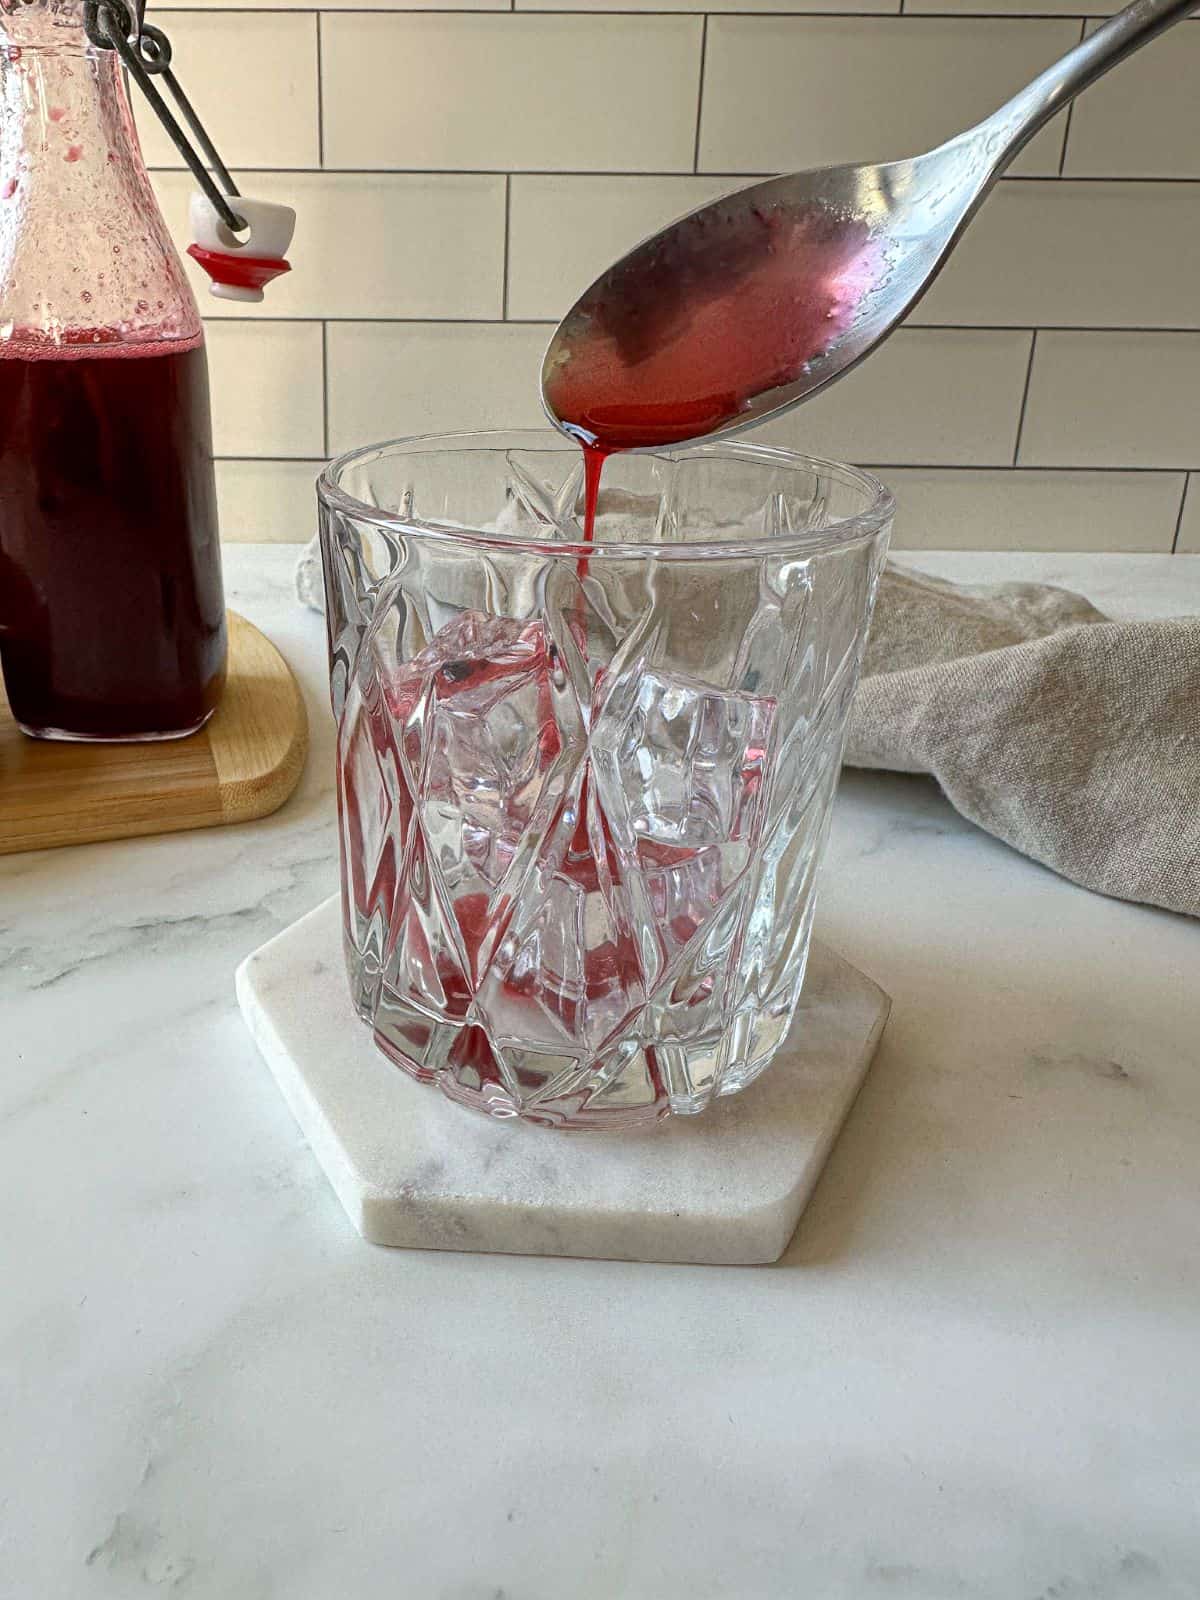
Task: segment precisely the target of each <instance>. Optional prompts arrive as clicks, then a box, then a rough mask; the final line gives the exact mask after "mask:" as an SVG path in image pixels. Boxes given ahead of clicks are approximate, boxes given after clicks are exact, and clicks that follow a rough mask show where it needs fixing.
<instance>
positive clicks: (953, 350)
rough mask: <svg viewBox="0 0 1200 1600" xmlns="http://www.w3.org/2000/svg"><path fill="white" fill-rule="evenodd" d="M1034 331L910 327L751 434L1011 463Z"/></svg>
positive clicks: (896, 454) (851, 456) (839, 451)
mask: <svg viewBox="0 0 1200 1600" xmlns="http://www.w3.org/2000/svg"><path fill="white" fill-rule="evenodd" d="M1029 342H1030V335H1029V334H1027V333H1015V332H1014V333H1009V332H1005V331H1000V332H973V331H959V330H957V329H955V330H952V331H943V330H940V329H912V330H907V329H904V330H901V331H900V332H899V333H897V334H894V335H893V336H892V338H891V339H890V340H889V341H888V342H887V344H885V345H884V346H883V347H882V348H881V349H880V350H879V351H878V353H877V354H875V355H874V356H872V357H871V359H870V360H869V361H866V362H864V363H863V365H862V366H861V367H859V368H858V369H857V370H856V371H854V372H852V373H850V374H849V376H848V377H845V378H842V379H841V380H840V381H839V382H837V383H835V384H833V385H832V386H831V387H830V388H829V389H827V390H826V391H825V392H824V393H823V394H819V395H817V396H816V397H815V398H814V399H812V400H809V401H807V402H806V403H805V404H804V405H802V406H798V407H797V408H796V409H795V410H794V411H790V412H787V413H786V414H785V415H784V416H782V417H780V418H778V419H777V420H776V421H774V422H769V423H766V424H764V425H763V426H762V427H761V428H758V429H755V430H754V432H753V434H751V435H749V437H752V438H754V439H757V440H759V441H760V442H761V443H764V444H780V445H787V446H789V447H790V448H792V449H798V450H807V451H812V452H813V453H815V454H816V455H824V456H833V457H835V458H837V459H839V460H847V461H873V462H880V463H889V464H891V463H905V462H909V463H914V464H920V465H936V466H943V465H946V466H952V465H955V464H957V463H963V464H965V465H973V466H979V465H983V466H993V465H995V466H1001V465H1007V464H1008V463H1009V462H1010V461H1011V460H1012V453H1013V446H1014V443H1015V441H1016V435H1017V420H1018V417H1019V416H1020V411H1021V395H1022V391H1023V389H1024V386H1025V374H1026V370H1027V367H1028V362H1029Z"/></svg>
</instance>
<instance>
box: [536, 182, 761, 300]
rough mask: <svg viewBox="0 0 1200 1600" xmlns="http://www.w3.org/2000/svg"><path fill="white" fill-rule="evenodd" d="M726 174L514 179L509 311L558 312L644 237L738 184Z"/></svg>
mask: <svg viewBox="0 0 1200 1600" xmlns="http://www.w3.org/2000/svg"><path fill="white" fill-rule="evenodd" d="M736 186H737V185H736V180H731V179H728V178H655V177H622V178H607V177H579V176H569V177H559V176H557V175H555V176H552V177H532V176H524V175H520V174H518V175H517V176H516V177H514V178H513V180H512V201H511V207H510V232H509V245H508V314H509V316H510V317H549V318H557V317H561V316H562V315H563V313H564V312H566V311H567V310H568V309H569V308H570V306H571V305H572V303H573V302H574V300H575V299H576V298H577V297H578V296H579V295H580V294H581V293H582V291H583V290H584V289H586V288H587V286H588V284H589V283H591V282H592V280H593V279H594V278H595V277H596V276H597V275H598V274H599V273H601V272H602V271H603V270H604V268H605V267H606V266H608V264H609V263H610V262H611V261H613V260H615V259H616V258H617V257H618V256H620V255H623V254H624V253H625V251H626V250H630V249H632V247H633V246H634V245H635V244H637V243H638V242H639V241H640V240H641V239H644V238H645V237H646V236H647V235H648V234H651V233H654V232H655V230H656V229H658V228H661V227H663V226H665V225H666V223H668V222H670V221H671V220H672V218H674V217H678V216H682V215H683V213H684V212H686V211H691V210H692V209H693V208H694V207H696V206H700V205H703V204H704V203H705V201H707V200H714V199H716V197H717V196H718V195H721V194H725V193H727V192H728V190H729V189H731V188H736Z"/></svg>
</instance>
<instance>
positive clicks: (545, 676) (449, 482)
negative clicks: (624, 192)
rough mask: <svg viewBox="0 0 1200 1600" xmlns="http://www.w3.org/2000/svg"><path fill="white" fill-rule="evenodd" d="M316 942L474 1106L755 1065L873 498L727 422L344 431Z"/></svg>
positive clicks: (626, 1115)
mask: <svg viewBox="0 0 1200 1600" xmlns="http://www.w3.org/2000/svg"><path fill="white" fill-rule="evenodd" d="M318 497H319V500H320V508H321V544H322V555H323V560H324V573H325V586H326V599H327V609H326V616H327V622H328V629H329V652H330V678H331V691H332V700H333V709H334V715H335V717H336V720H337V733H338V738H337V766H338V804H339V814H340V824H341V865H342V889H343V900H344V912H345V944H346V958H347V963H348V968H349V976H350V984H351V989H352V992H353V997H354V1003H355V1006H356V1008H357V1010H358V1012H359V1015H360V1016H361V1017H362V1018H363V1020H364V1022H366V1023H367V1024H368V1025H369V1026H370V1027H371V1028H372V1030H373V1032H374V1038H375V1041H376V1044H377V1045H378V1046H379V1048H380V1049H381V1050H382V1051H383V1052H384V1054H385V1055H387V1056H388V1057H389V1058H390V1059H391V1060H392V1061H394V1062H395V1063H396V1064H397V1065H399V1066H400V1067H402V1068H403V1069H404V1070H405V1071H406V1072H408V1073H410V1074H411V1075H412V1076H413V1077H415V1078H417V1079H420V1080H421V1081H423V1082H433V1083H437V1084H438V1085H439V1087H440V1088H441V1089H442V1090H443V1091H444V1092H445V1093H446V1094H447V1095H449V1096H450V1097H451V1098H452V1099H454V1100H457V1101H461V1102H462V1103H464V1104H466V1105H470V1106H474V1107H476V1108H478V1109H479V1110H482V1111H485V1112H489V1113H491V1114H492V1115H493V1116H500V1117H520V1118H524V1119H526V1120H529V1121H533V1122H541V1123H546V1124H551V1125H556V1126H562V1125H570V1126H579V1127H590V1128H612V1129H624V1128H629V1127H633V1126H637V1125H639V1124H642V1123H646V1122H652V1121H655V1120H657V1119H658V1118H661V1117H663V1116H666V1115H668V1114H670V1113H694V1112H699V1111H702V1110H704V1108H705V1107H706V1106H707V1105H708V1104H709V1103H710V1101H711V1100H712V1099H713V1097H714V1096H716V1095H727V1094H735V1093H737V1092H738V1091H739V1090H741V1089H744V1088H745V1087H746V1085H747V1084H748V1083H750V1082H751V1081H752V1080H753V1079H754V1078H755V1077H757V1075H758V1074H759V1073H760V1072H762V1071H763V1070H764V1068H765V1067H767V1066H768V1065H769V1063H770V1061H771V1059H772V1057H773V1056H774V1055H775V1053H776V1051H777V1050H778V1049H779V1047H780V1045H781V1044H782V1043H783V1042H784V1040H785V1039H786V1037H787V1035H788V1031H789V1029H790V1028H791V1026H792V1021H793V1017H794V1014H795V1009H796V1003H797V1000H798V998H799V995H800V990H801V985H802V983H803V980H804V966H805V959H806V956H807V952H808V943H809V934H810V930H811V927H812V919H813V910H814V906H815V885H816V875H817V869H818V866H819V864H820V859H821V854H822V850H823V847H824V843H825V837H826V832H827V827H828V820H829V812H830V804H831V801H832V798H833V793H834V788H835V785H836V782H837V776H838V769H839V765H840V761H841V753H842V744H843V738H844V734H845V727H846V718H847V713H848V711H849V708H850V702H851V698H852V696H853V694H854V689H855V684H856V682H857V678H858V671H859V664H860V661H861V658H862V652H863V646H864V643H865V641H866V635H867V628H868V624H869V621H870V615H871V607H872V604H873V601H874V596H875V590H876V586H877V582H878V578H879V573H880V570H881V567H882V565H883V561H884V556H885V553H886V547H887V541H888V535H889V532H890V528H891V521H892V514H893V509H894V507H893V501H892V497H891V495H890V494H889V492H888V491H887V489H886V488H884V487H883V485H882V484H880V483H878V482H877V481H876V480H875V479H873V478H871V477H869V476H868V475H867V474H866V473H863V472H859V471H857V470H856V469H854V468H852V467H846V466H838V465H836V464H835V463H833V462H829V461H818V460H812V459H808V458H806V457H804V456H800V455H796V454H794V453H791V452H789V451H785V450H777V449H770V448H767V447H765V446H761V445H755V444H745V443H738V442H727V443H715V444H709V445H701V446H698V447H695V448H692V449H687V450H680V451H673V452H672V453H671V454H670V455H651V454H636V455H621V456H616V457H613V458H612V459H610V460H609V461H608V462H607V463H606V466H605V477H604V485H603V489H602V492H601V498H600V506H599V514H598V517H597V521H596V527H595V533H594V539H593V541H592V542H590V543H589V542H587V541H585V539H584V535H583V529H582V526H581V522H580V517H581V514H582V510H581V501H582V465H581V461H580V455H579V452H578V450H577V449H576V448H575V446H574V445H572V444H571V443H570V442H569V441H567V440H565V439H563V438H561V437H560V436H559V435H557V434H554V433H538V432H531V433H507V434H501V433H493V434H474V435H471V434H461V435H447V436H443V437H436V438H423V439H406V440H399V441H396V442H393V443H388V444H380V445H374V446H370V447H368V448H366V449H361V450H356V451H354V452H352V453H351V454H349V455H346V456H343V457H342V458H341V459H340V460H338V461H335V462H333V463H332V465H330V466H329V467H328V468H326V470H325V472H324V473H323V475H322V477H321V479H320V482H319V484H318Z"/></svg>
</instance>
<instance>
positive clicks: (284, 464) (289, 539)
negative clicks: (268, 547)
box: [216, 460, 323, 544]
mask: <svg viewBox="0 0 1200 1600" xmlns="http://www.w3.org/2000/svg"><path fill="white" fill-rule="evenodd" d="M216 465H217V506H218V511H219V515H220V519H221V537H222V539H224V540H225V542H226V543H227V544H245V543H248V542H252V541H255V540H261V541H264V542H270V543H272V544H292V543H301V542H303V541H304V540H307V539H311V538H312V536H313V534H314V533H315V532H316V530H317V498H316V490H315V488H314V487H313V485H314V483H315V482H316V477H317V473H318V472H320V470H321V467H322V465H323V463H322V462H321V461H319V460H316V461H218V462H217V464H216Z"/></svg>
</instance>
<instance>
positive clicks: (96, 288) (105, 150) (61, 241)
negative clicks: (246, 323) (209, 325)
mask: <svg viewBox="0 0 1200 1600" xmlns="http://www.w3.org/2000/svg"><path fill="white" fill-rule="evenodd" d="M14 3H15V9H13V8H12V7H13V6H14ZM0 283H2V284H4V286H5V292H4V296H3V301H2V304H3V317H4V320H3V322H0V340H3V339H6V338H7V339H9V340H12V339H19V340H21V341H23V342H25V343H29V342H31V341H32V342H34V343H38V342H41V343H44V344H45V343H48V344H49V345H51V346H57V345H60V344H66V345H78V344H81V343H87V342H89V340H91V341H93V342H95V343H97V344H103V345H106V346H107V345H110V344H113V343H124V344H146V343H157V342H159V341H162V340H168V341H171V342H175V341H178V340H194V339H195V338H197V337H198V336H199V333H200V319H199V314H198V312H197V310H196V304H195V301H194V299H193V298H192V293H191V290H190V288H189V286H188V284H187V280H186V278H185V276H184V272H183V267H182V265H181V263H180V261H179V257H178V256H177V255H176V253H175V249H174V246H173V245H172V243H171V240H170V236H169V234H168V232H167V229H166V225H165V223H164V222H163V218H162V215H161V213H160V211H159V209H158V204H157V202H156V200H155V198H154V192H153V190H152V188H151V185H150V180H149V177H148V175H147V173H146V168H145V165H144V163H143V161H142V155H141V148H140V145H139V143H138V137H137V132H136V129H135V127H134V122H133V116H132V113H131V111H130V107H129V100H128V98H127V95H126V90H125V83H124V75H123V74H122V72H121V70H120V61H119V59H118V57H117V56H116V54H115V52H114V51H112V50H105V49H101V48H99V47H98V46H96V45H93V44H92V43H91V42H90V41H89V40H88V38H87V35H86V33H85V31H84V26H83V13H82V5H81V4H80V3H79V0H35V3H34V4H32V5H28V6H26V5H23V4H20V0H0Z"/></svg>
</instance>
